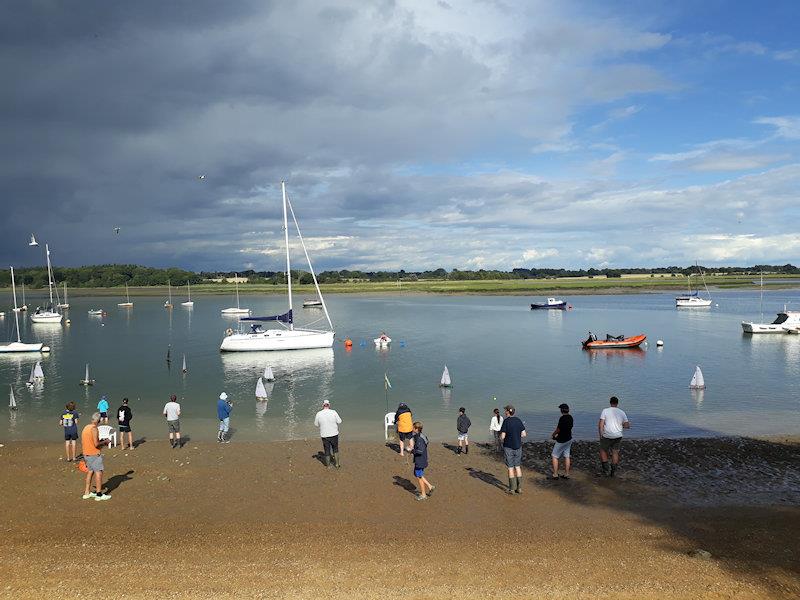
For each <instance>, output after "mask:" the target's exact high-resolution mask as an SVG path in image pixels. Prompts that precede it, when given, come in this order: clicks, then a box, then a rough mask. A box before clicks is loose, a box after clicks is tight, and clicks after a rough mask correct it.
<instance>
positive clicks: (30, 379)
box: [25, 365, 36, 387]
mask: <svg viewBox="0 0 800 600" xmlns="http://www.w3.org/2000/svg"><path fill="white" fill-rule="evenodd" d="M35 371H36V365H33V366H31V374H30V375H28V381H26V382H25V385H27V386H28V387H33V386H34V384H35V383H36V377H34V375H33V374H34V372H35Z"/></svg>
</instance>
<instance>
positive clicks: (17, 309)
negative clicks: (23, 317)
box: [14, 275, 28, 313]
mask: <svg viewBox="0 0 800 600" xmlns="http://www.w3.org/2000/svg"><path fill="white" fill-rule="evenodd" d="M26 310H28V305H27V304H26V303H25V276H24V275H23V276H22V304H20V305H19V306H15V307H14V312H17V313H18V312H25V311H26Z"/></svg>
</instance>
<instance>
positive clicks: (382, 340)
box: [372, 337, 392, 346]
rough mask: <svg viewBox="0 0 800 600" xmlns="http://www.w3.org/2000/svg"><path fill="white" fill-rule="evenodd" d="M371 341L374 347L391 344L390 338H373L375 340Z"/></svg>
mask: <svg viewBox="0 0 800 600" xmlns="http://www.w3.org/2000/svg"><path fill="white" fill-rule="evenodd" d="M372 341H373V342H375V345H376V346H388V345H389V344H391V343H392V338H390V337H386V338H375V339H374V340H372Z"/></svg>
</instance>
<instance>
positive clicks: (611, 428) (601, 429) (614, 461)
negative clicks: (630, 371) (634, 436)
mask: <svg viewBox="0 0 800 600" xmlns="http://www.w3.org/2000/svg"><path fill="white" fill-rule="evenodd" d="M608 403H609V404H610V405H611V406H609V407H608V408H604V409H603V412H601V413H600V421H599V422H598V423H597V432H598V433H599V434H600V464H601V466H602V468H603V475H605V476H606V477H613V476H614V474H615V473H616V471H617V466H619V448H620V446H621V445H622V431H623V430H624V429H630V428H631V423H630V421H628V415H626V414H625V412H624V411H623V410H622V409H620V408H618V405H619V398H617V397H616V396H611V398H610V399H609V401H608ZM609 452H610V453H611V466H610V467H609V465H608V454H609Z"/></svg>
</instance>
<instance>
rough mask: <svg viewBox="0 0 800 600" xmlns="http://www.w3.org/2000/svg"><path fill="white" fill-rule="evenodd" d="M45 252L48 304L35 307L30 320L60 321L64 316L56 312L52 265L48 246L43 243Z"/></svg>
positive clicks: (39, 321)
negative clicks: (48, 291) (48, 292)
mask: <svg viewBox="0 0 800 600" xmlns="http://www.w3.org/2000/svg"><path fill="white" fill-rule="evenodd" d="M44 248H45V254H46V256H47V287H48V288H49V289H50V304H49V305H48V306H46V307H45V308H42V307H37V308H36V311H34V313H33V314H32V315H31V321H33V322H34V323H61V320H62V319H63V318H64V315H62V314H61V313H60V312H58V311H57V310H56V309H57V306H56V304H55V303H54V302H53V285H54V283H53V265H52V264H51V263H50V247H49V246H48V245H47V244H45V245H44Z"/></svg>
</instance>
